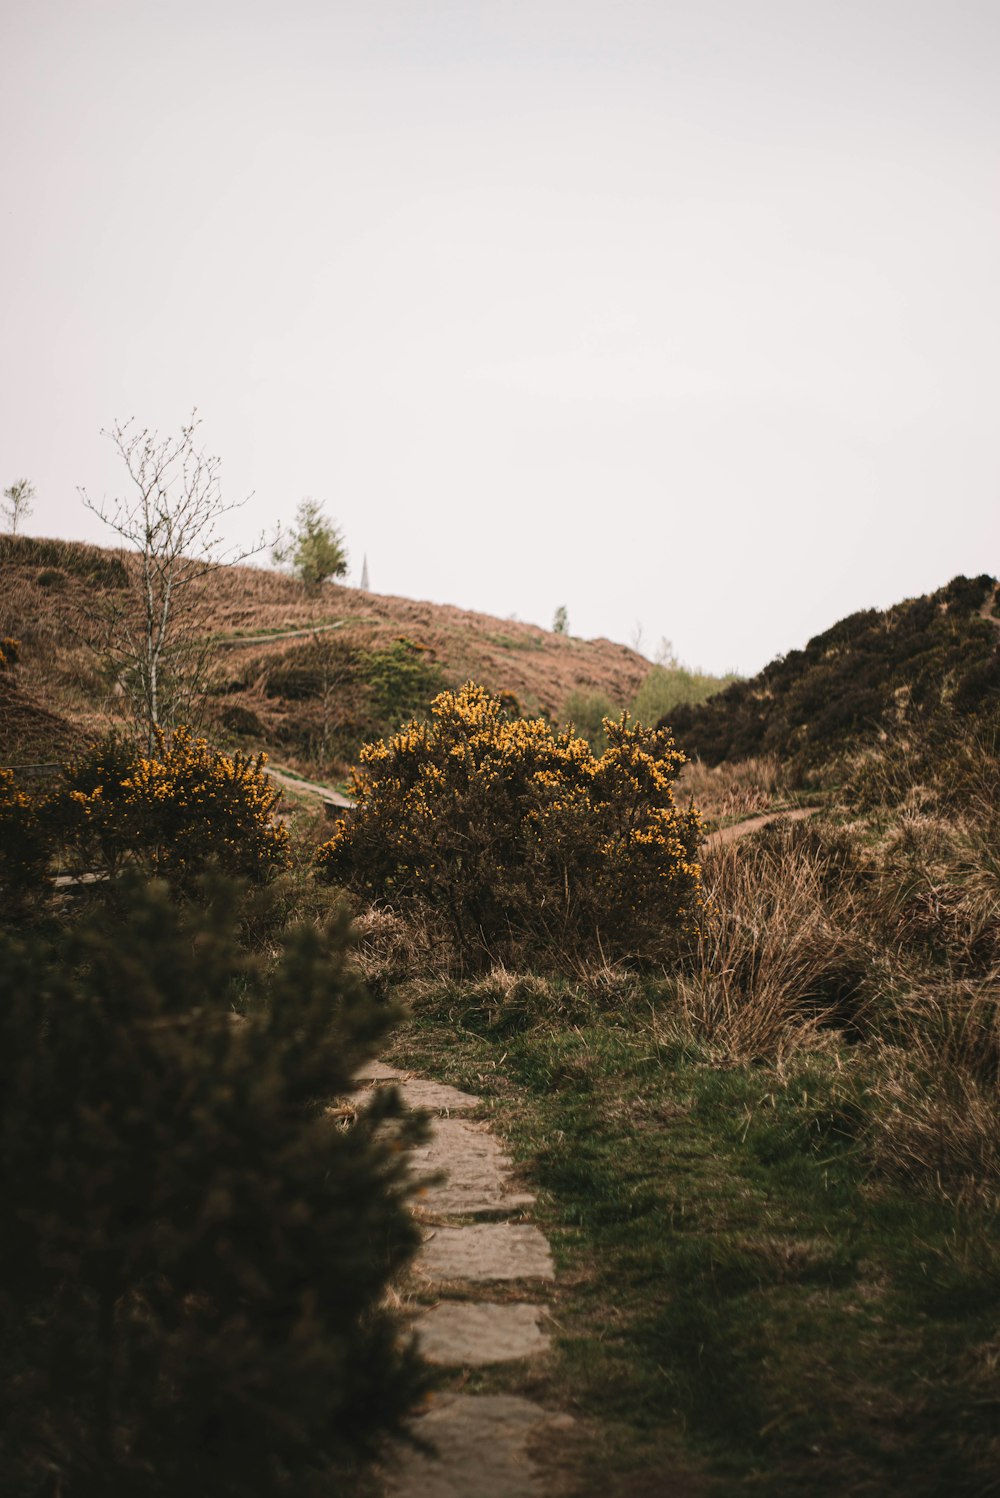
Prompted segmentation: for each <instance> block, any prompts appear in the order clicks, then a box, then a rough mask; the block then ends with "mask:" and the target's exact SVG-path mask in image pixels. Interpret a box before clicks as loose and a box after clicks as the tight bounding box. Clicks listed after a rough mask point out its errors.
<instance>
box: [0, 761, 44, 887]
mask: <svg viewBox="0 0 1000 1498" xmlns="http://www.w3.org/2000/svg"><path fill="white" fill-rule="evenodd" d="M51 851H52V839H51V837H50V835H49V831H48V828H47V827H46V825H45V822H44V820H43V818H42V817H41V816H40V815H39V809H38V806H37V804H36V802H35V801H34V799H33V798H32V797H31V796H30V795H29V794H28V793H27V792H26V791H25V790H23V789H21V788H20V787H19V786H18V784H17V780H16V778H15V776H14V774H13V773H12V771H10V770H3V769H0V896H2V898H3V901H4V904H5V905H7V904H11V903H13V904H15V905H20V903H21V902H22V901H23V900H24V899H26V898H27V897H28V896H29V895H30V894H31V892H32V887H33V886H35V885H37V883H38V881H39V879H41V877H42V876H43V874H44V871H45V867H46V865H47V863H48V861H49V857H50V855H51Z"/></svg>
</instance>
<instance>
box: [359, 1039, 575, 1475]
mask: <svg viewBox="0 0 1000 1498" xmlns="http://www.w3.org/2000/svg"><path fill="white" fill-rule="evenodd" d="M357 1081H358V1083H359V1085H360V1087H361V1091H360V1092H359V1094H358V1095H357V1099H356V1101H358V1102H361V1103H363V1101H364V1097H365V1094H366V1092H367V1091H369V1090H370V1089H372V1088H374V1087H378V1086H380V1085H383V1084H385V1083H388V1082H392V1083H395V1084H396V1085H397V1086H398V1087H399V1089H400V1091H401V1092H402V1094H403V1098H404V1100H405V1101H406V1102H407V1104H409V1106H410V1107H413V1108H424V1109H427V1110H428V1111H429V1112H431V1113H432V1114H434V1115H436V1116H435V1117H434V1118H433V1119H432V1123H431V1132H430V1137H429V1139H428V1141H427V1142H426V1143H425V1144H423V1145H422V1146H420V1147H418V1148H416V1149H414V1150H413V1151H412V1164H413V1170H414V1173H415V1174H416V1175H417V1177H418V1178H419V1177H422V1176H428V1175H430V1176H434V1177H437V1179H435V1180H433V1181H432V1182H431V1183H430V1184H429V1185H427V1186H426V1187H425V1188H424V1189H423V1190H422V1192H421V1193H420V1195H419V1197H418V1199H417V1211H418V1215H419V1219H420V1222H421V1226H422V1229H423V1232H424V1243H423V1248H422V1249H421V1251H420V1253H419V1254H418V1256H417V1259H416V1262H415V1264H414V1269H413V1272H414V1276H415V1278H416V1282H417V1284H418V1285H420V1286H421V1287H422V1289H423V1290H424V1291H425V1292H426V1293H427V1295H428V1296H429V1297H432V1298H433V1303H432V1304H429V1305H423V1306H421V1307H419V1308H418V1310H417V1312H416V1315H415V1318H414V1331H415V1334H416V1337H417V1341H418V1344H419V1346H420V1350H421V1352H422V1353H423V1355H424V1356H425V1357H426V1358H427V1360H428V1362H431V1363H436V1364H438V1365H439V1366H441V1367H444V1368H449V1369H454V1370H455V1373H456V1375H457V1381H458V1382H461V1381H462V1378H463V1374H464V1372H465V1370H468V1369H472V1368H483V1367H489V1366H491V1365H493V1364H497V1363H511V1362H516V1361H517V1360H521V1359H529V1358H537V1357H544V1356H545V1354H546V1353H547V1351H548V1350H549V1346H550V1338H549V1335H548V1333H547V1331H546V1329H545V1323H546V1311H545V1305H544V1303H540V1302H541V1300H542V1297H543V1294H544V1287H545V1285H546V1284H549V1283H551V1282H552V1280H553V1279H554V1278H555V1270H554V1267H553V1263H552V1255H551V1253H550V1251H549V1245H548V1243H547V1241H546V1239H545V1237H544V1235H543V1234H542V1233H541V1232H540V1231H539V1229H538V1228H537V1227H536V1226H535V1225H534V1224H533V1223H530V1222H526V1221H524V1217H525V1214H526V1212H527V1211H528V1210H529V1209H530V1207H531V1205H532V1203H533V1202H534V1197H533V1196H532V1195H531V1193H530V1192H527V1191H524V1190H521V1189H519V1187H518V1186H517V1185H516V1184H515V1183H514V1182H513V1180H512V1166H511V1161H510V1159H509V1157H508V1156H507V1155H506V1154H505V1153H504V1151H503V1148H502V1146H501V1145H500V1143H499V1141H498V1140H497V1139H496V1138H495V1136H494V1135H493V1134H491V1133H490V1131H489V1128H488V1126H487V1125H486V1124H484V1123H482V1122H480V1121H479V1120H477V1119H474V1118H471V1117H469V1116H468V1115H469V1114H471V1113H473V1112H474V1111H475V1110H476V1109H477V1108H478V1107H479V1106H480V1104H481V1101H482V1100H481V1099H480V1098H478V1097H476V1096H474V1094H472V1093H467V1092H461V1091H459V1090H458V1089H457V1088H455V1087H448V1086H446V1085H445V1084H444V1083H440V1082H433V1081H429V1080H427V1079H425V1078H421V1077H413V1076H410V1075H409V1074H408V1073H406V1072H400V1071H398V1070H396V1068H394V1067H391V1066H386V1065H385V1064H384V1063H383V1062H374V1063H372V1064H371V1065H370V1066H369V1067H366V1068H365V1070H364V1072H363V1073H361V1074H359V1076H358V1078H357ZM491 1285H495V1286H496V1287H497V1291H498V1294H500V1295H502V1299H501V1298H498V1299H497V1300H491V1299H489V1287H490V1286H491ZM512 1289H513V1291H514V1296H515V1298H514V1299H511V1290H512ZM484 1296H485V1298H484ZM521 1296H523V1298H518V1297H521ZM572 1424H573V1421H572V1419H571V1417H570V1416H568V1415H563V1414H560V1413H558V1412H553V1411H551V1410H546V1409H544V1408H543V1407H542V1406H541V1405H540V1404H536V1403H535V1402H534V1401H533V1400H529V1399H522V1398H520V1397H519V1396H517V1395H512V1394H465V1393H462V1392H461V1391H460V1390H459V1389H456V1390H453V1391H449V1392H446V1393H442V1394H439V1395H437V1396H436V1398H434V1399H433V1400H432V1402H431V1404H430V1406H429V1408H428V1409H427V1411H426V1412H425V1413H424V1414H422V1415H421V1416H420V1417H419V1419H418V1420H417V1422H416V1427H415V1428H416V1430H417V1432H418V1434H419V1435H420V1436H422V1437H424V1438H425V1439H426V1440H428V1441H429V1442H431V1443H432V1444H433V1446H434V1447H435V1448H436V1452H437V1454H436V1456H433V1457H431V1456H425V1455H423V1454H422V1453H420V1452H415V1451H412V1450H407V1451H403V1452H402V1453H401V1454H400V1456H399V1460H398V1461H397V1462H396V1464H395V1465H394V1466H393V1467H392V1468H391V1470H389V1471H388V1472H387V1473H386V1478H385V1493H386V1498H546V1488H545V1485H544V1483H543V1480H542V1477H541V1474H540V1471H539V1468H538V1465H537V1463H536V1462H535V1461H534V1460H533V1458H532V1455H531V1452H532V1449H533V1447H534V1445H535V1444H536V1443H538V1442H540V1441H541V1442H544V1440H545V1439H546V1437H547V1436H550V1435H553V1434H555V1433H556V1432H558V1431H561V1430H565V1429H567V1428H569V1427H571V1426H572Z"/></svg>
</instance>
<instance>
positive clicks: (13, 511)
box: [3, 479, 35, 536]
mask: <svg viewBox="0 0 1000 1498" xmlns="http://www.w3.org/2000/svg"><path fill="white" fill-rule="evenodd" d="M34 497H35V486H34V484H33V483H31V481H30V479H15V480H14V482H13V483H12V484H11V486H10V488H9V489H5V490H4V491H3V499H4V505H3V512H4V519H5V520H6V521H7V522H8V526H9V529H10V533H11V535H12V536H16V535H17V528H18V526H19V525H21V523H22V522H23V521H25V520H27V518H28V516H29V515H30V514H31V510H32V504H31V501H32V500H33V499H34Z"/></svg>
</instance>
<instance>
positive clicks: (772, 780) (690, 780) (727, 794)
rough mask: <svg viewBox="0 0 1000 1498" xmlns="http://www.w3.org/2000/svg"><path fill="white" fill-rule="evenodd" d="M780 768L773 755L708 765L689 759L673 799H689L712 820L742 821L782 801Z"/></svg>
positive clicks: (679, 802) (680, 800)
mask: <svg viewBox="0 0 1000 1498" xmlns="http://www.w3.org/2000/svg"><path fill="white" fill-rule="evenodd" d="M780 788H781V768H780V765H779V763H778V760H777V759H776V758H775V756H773V755H764V756H761V757H759V758H756V759H747V760H742V761H741V762H740V763H739V764H733V765H730V764H721V765H716V766H714V767H710V766H708V765H706V764H704V763H703V761H702V760H700V759H695V760H690V761H689V762H688V763H687V764H686V765H685V766H684V769H683V770H682V771H681V775H680V778H679V780H678V783H677V801H678V804H681V803H682V802H683V801H685V800H687V799H688V798H690V799H691V800H693V801H694V804H695V805H696V806H697V808H698V810H699V811H700V812H701V814H702V816H703V817H705V818H706V819H711V821H713V822H733V821H742V820H743V819H744V818H745V817H753V816H759V815H761V814H762V813H765V812H769V811H772V810H774V808H775V807H776V806H779V805H781V804H782V797H781V790H780Z"/></svg>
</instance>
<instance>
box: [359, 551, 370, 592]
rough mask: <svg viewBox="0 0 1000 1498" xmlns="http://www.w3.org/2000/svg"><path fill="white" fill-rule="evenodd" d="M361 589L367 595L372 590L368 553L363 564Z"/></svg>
mask: <svg viewBox="0 0 1000 1498" xmlns="http://www.w3.org/2000/svg"><path fill="white" fill-rule="evenodd" d="M361 587H362V589H363V590H364V592H366V593H368V592H370V589H369V587H368V553H367V552H366V553H365V559H364V561H363V562H362V564H361Z"/></svg>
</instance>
